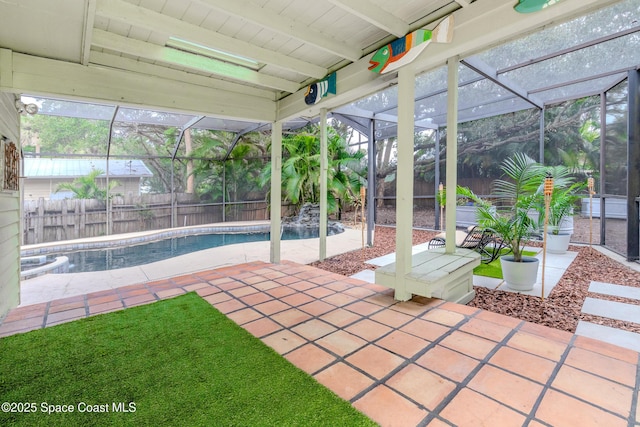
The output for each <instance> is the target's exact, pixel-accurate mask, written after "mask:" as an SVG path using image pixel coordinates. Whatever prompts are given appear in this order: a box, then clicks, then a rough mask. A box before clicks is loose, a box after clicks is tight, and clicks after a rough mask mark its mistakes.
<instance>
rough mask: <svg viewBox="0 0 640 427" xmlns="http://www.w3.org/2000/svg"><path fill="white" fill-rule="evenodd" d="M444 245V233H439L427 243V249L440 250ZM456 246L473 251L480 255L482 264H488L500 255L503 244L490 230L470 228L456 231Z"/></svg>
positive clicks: (476, 227)
mask: <svg viewBox="0 0 640 427" xmlns="http://www.w3.org/2000/svg"><path fill="white" fill-rule="evenodd" d="M445 243H446V241H445V233H440V234H438V235H437V236H436V237H434V238H433V239H431V240H430V241H429V244H428V246H427V248H428V249H433V248H441V247H444V245H445ZM456 246H457V247H459V248H465V249H473V250H474V251H476V252H478V253H479V254H480V259H481V261H482V263H483V264H489V263H490V262H491V261H493V260H495V259H497V258H498V257H499V256H500V255H501V251H502V249H503V248H504V247H505V244H504V242H503V241H502V240H501V239H499V238H498V237H497V236H496V233H495V232H494V231H493V230H492V229H490V228H481V227H478V226H471V227H469V228H468V229H467V231H463V230H456Z"/></svg>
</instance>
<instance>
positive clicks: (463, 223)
mask: <svg viewBox="0 0 640 427" xmlns="http://www.w3.org/2000/svg"><path fill="white" fill-rule="evenodd" d="M490 209H491V211H492V212H495V210H496V208H495V206H492V207H491V208H490ZM477 211H478V208H477V207H476V206H473V205H461V206H456V227H464V228H467V227H470V226H472V225H478V214H477Z"/></svg>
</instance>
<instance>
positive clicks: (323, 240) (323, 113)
mask: <svg viewBox="0 0 640 427" xmlns="http://www.w3.org/2000/svg"><path fill="white" fill-rule="evenodd" d="M327 156H328V149H327V109H326V108H322V109H320V230H319V232H320V254H319V255H318V258H319V260H320V261H323V260H324V259H325V258H326V257H327V171H328V169H329V159H328V158H327Z"/></svg>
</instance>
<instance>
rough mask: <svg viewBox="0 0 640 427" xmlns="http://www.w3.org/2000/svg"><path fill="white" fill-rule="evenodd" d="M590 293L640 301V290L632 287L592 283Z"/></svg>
mask: <svg viewBox="0 0 640 427" xmlns="http://www.w3.org/2000/svg"><path fill="white" fill-rule="evenodd" d="M589 292H595V293H598V294H603V295H610V296H615V297H622V298H629V299H636V300H639V301H640V288H634V287H631V286H621V285H614V284H612V283H603V282H591V284H590V285H589Z"/></svg>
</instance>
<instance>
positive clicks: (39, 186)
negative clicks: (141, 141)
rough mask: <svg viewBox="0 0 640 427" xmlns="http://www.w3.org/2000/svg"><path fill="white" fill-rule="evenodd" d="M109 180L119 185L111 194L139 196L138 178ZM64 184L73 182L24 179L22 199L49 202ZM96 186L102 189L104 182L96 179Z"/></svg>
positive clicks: (68, 180)
mask: <svg viewBox="0 0 640 427" xmlns="http://www.w3.org/2000/svg"><path fill="white" fill-rule="evenodd" d="M111 180H114V181H117V182H118V184H119V185H117V186H116V187H115V188H114V189H113V190H111V193H112V194H122V195H123V196H126V195H128V194H129V193H131V195H133V196H137V195H139V194H140V178H137V177H136V178H111ZM64 182H69V183H70V182H73V179H71V178H67V179H51V178H26V179H25V180H24V198H25V200H38V199H39V198H43V199H45V200H49V199H50V198H51V194H53V193H55V191H56V188H58V185H60V184H62V183H64ZM97 184H98V185H99V186H100V187H101V188H104V187H105V186H106V180H105V179H97ZM64 191H66V190H64Z"/></svg>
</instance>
